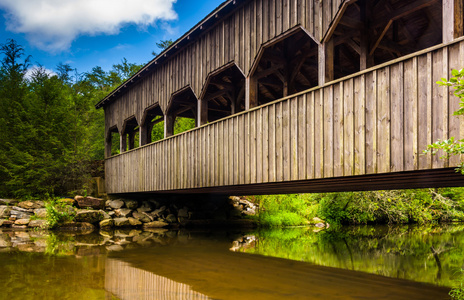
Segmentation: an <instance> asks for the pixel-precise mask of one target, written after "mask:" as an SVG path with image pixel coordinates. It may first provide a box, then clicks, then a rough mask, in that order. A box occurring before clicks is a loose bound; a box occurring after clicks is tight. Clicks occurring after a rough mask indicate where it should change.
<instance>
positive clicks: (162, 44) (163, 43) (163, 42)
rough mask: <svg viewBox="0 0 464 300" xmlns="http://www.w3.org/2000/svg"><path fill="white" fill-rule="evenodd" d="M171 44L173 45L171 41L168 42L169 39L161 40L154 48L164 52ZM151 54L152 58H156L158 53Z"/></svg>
mask: <svg viewBox="0 0 464 300" xmlns="http://www.w3.org/2000/svg"><path fill="white" fill-rule="evenodd" d="M172 43H173V41H172V40H170V39H169V40H161V41H159V42H158V43H156V47H158V48H159V49H162V50H164V49H167V48H168V47H169V46H171V45H172ZM151 54H152V55H153V56H158V53H157V52H155V51H152V52H151Z"/></svg>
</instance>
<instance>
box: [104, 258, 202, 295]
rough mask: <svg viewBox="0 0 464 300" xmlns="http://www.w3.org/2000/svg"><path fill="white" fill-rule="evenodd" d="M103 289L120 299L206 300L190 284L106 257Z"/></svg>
mask: <svg viewBox="0 0 464 300" xmlns="http://www.w3.org/2000/svg"><path fill="white" fill-rule="evenodd" d="M105 289H106V290H107V291H109V292H111V293H112V294H113V295H115V296H117V297H118V298H120V299H122V300H128V299H137V300H145V299H153V300H168V299H173V300H178V299H189V300H206V299H209V298H208V297H207V296H205V295H203V294H200V293H198V292H195V291H193V290H192V288H191V287H190V286H188V285H187V284H184V283H179V282H176V281H174V280H171V279H169V278H166V277H163V276H159V275H156V274H154V273H151V272H149V271H145V270H142V269H138V268H135V267H132V266H131V265H130V264H128V263H126V262H123V261H120V260H116V259H111V258H108V259H107V260H106V277H105Z"/></svg>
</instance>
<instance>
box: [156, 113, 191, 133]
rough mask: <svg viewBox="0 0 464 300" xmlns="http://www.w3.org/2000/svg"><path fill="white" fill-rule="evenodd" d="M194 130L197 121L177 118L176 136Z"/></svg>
mask: <svg viewBox="0 0 464 300" xmlns="http://www.w3.org/2000/svg"><path fill="white" fill-rule="evenodd" d="M193 128H195V119H189V118H182V117H177V118H176V121H175V122H174V134H178V133H181V132H184V131H187V130H190V129H193ZM163 132H164V131H163Z"/></svg>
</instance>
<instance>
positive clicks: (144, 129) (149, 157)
mask: <svg viewBox="0 0 464 300" xmlns="http://www.w3.org/2000/svg"><path fill="white" fill-rule="evenodd" d="M463 6H464V5H463V0H441V1H440V0H411V1H403V0H345V1H342V0H323V1H322V0H248V1H244V0H228V1H225V2H224V3H222V4H221V5H220V6H219V7H218V8H217V9H215V10H214V11H213V12H212V13H210V14H209V15H208V16H207V17H205V18H204V19H203V20H202V21H201V22H200V23H198V24H197V25H196V26H195V27H193V28H192V29H191V30H190V31H188V32H187V33H185V34H184V35H183V36H182V37H181V38H180V39H178V40H177V41H176V42H174V44H173V45H171V46H170V47H169V48H168V49H166V50H165V51H163V52H162V53H161V54H160V55H158V56H157V57H156V58H155V59H153V60H152V61H151V62H149V63H148V64H147V65H145V66H144V67H143V68H142V69H141V70H140V71H139V72H138V73H137V74H135V75H134V76H133V77H132V78H130V79H129V80H128V81H126V82H125V83H124V84H123V85H121V86H120V87H119V88H117V89H116V90H114V91H113V92H112V93H110V94H109V95H108V96H107V97H105V98H104V99H103V100H101V101H100V102H99V103H98V104H97V105H96V107H97V108H101V107H103V108H104V110H105V131H106V133H105V134H106V162H105V169H106V170H105V171H106V188H107V192H108V193H110V194H117V193H142V192H150V193H225V194H271V193H295V192H321V191H342V190H368V189H389V188H416V187H440V186H463V185H464V179H462V178H464V177H461V176H462V175H459V174H457V173H455V172H454V170H453V167H455V166H457V165H458V164H459V161H460V159H459V157H453V158H451V159H449V160H440V159H439V158H438V156H433V157H432V156H430V155H427V156H426V155H421V153H422V150H424V149H426V146H427V145H428V144H430V143H432V142H433V141H436V140H438V139H447V138H448V137H451V136H455V137H461V138H462V137H463V133H464V122H463V121H462V119H460V118H458V117H456V116H452V112H453V111H455V110H457V109H458V107H459V104H458V100H457V98H455V97H454V96H453V94H452V90H451V89H448V88H445V87H441V86H438V85H437V84H436V83H435V82H436V81H437V80H439V79H440V78H441V77H449V76H450V73H451V69H453V68H462V67H464V38H463V37H462V36H463V11H464V8H463ZM182 118H184V121H185V118H187V119H192V120H195V121H194V122H193V121H192V122H191V123H192V125H193V126H192V127H194V128H192V129H190V130H187V131H185V132H182V133H177V132H176V129H175V128H176V124H177V123H178V122H179V121H178V120H180V119H182ZM184 123H185V122H184ZM163 124H164V125H163ZM153 128H162V130H161V131H163V130H164V138H163V137H159V136H158V137H157V134H156V132H155V131H156V130H154V129H153ZM158 131H159V130H158ZM158 135H159V132H158Z"/></svg>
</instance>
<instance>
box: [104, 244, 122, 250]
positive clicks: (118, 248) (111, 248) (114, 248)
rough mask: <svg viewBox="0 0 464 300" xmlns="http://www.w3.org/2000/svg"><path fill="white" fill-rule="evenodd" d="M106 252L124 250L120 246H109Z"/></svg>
mask: <svg viewBox="0 0 464 300" xmlns="http://www.w3.org/2000/svg"><path fill="white" fill-rule="evenodd" d="M106 250H108V251H122V250H124V248H123V247H122V246H121V245H111V246H108V247H106Z"/></svg>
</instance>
